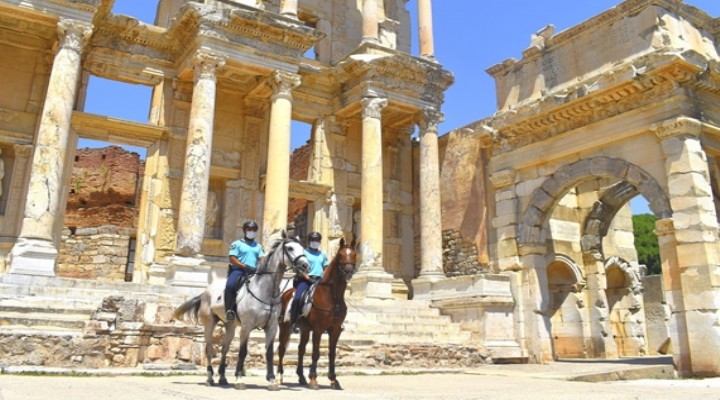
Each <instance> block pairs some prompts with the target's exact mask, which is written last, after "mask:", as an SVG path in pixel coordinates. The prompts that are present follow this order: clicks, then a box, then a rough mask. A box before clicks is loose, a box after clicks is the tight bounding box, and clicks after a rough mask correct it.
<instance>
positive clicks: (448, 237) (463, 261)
mask: <svg viewBox="0 0 720 400" xmlns="http://www.w3.org/2000/svg"><path fill="white" fill-rule="evenodd" d="M443 265H444V266H445V275H446V276H459V275H477V274H481V273H489V272H491V271H490V269H491V268H490V266H489V265H487V264H482V263H480V262H479V261H478V252H477V246H476V244H475V242H474V241H472V240H468V239H466V238H464V237H463V235H462V232H460V230H457V229H448V230H445V231H443Z"/></svg>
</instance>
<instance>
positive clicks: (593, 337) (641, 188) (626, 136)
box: [0, 0, 720, 376]
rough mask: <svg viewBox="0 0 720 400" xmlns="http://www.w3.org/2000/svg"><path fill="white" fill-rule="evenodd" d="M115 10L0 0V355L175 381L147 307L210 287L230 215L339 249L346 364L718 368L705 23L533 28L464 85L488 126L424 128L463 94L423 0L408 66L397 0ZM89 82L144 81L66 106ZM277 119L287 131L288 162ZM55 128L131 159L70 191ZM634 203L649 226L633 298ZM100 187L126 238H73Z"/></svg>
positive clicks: (663, 19)
mask: <svg viewBox="0 0 720 400" xmlns="http://www.w3.org/2000/svg"><path fill="white" fill-rule="evenodd" d="M113 5H114V1H113V0H24V1H17V0H0V33H1V35H0V91H2V94H3V95H2V96H0V179H1V181H0V182H1V183H2V185H0V188H1V189H2V191H1V192H0V344H1V345H0V359H2V360H3V362H7V363H12V364H18V365H44V366H65V367H79V366H83V367H106V366H126V367H135V366H148V368H149V367H150V366H157V365H165V366H175V367H177V366H183V367H186V368H194V367H195V366H196V365H197V364H199V363H201V362H202V359H203V357H202V356H201V353H202V351H203V350H202V348H203V345H202V343H201V342H200V340H201V339H200V335H199V333H200V332H199V330H198V328H197V327H194V326H192V325H187V324H184V323H181V322H179V321H172V320H171V318H170V316H171V314H172V309H173V307H175V306H177V305H178V304H180V303H181V302H182V301H183V300H185V299H186V298H187V297H188V296H191V295H195V294H197V293H199V292H200V291H202V290H203V288H204V287H205V286H206V285H207V284H208V283H209V282H212V281H215V280H216V279H221V278H223V277H224V276H225V275H224V274H225V269H226V263H227V248H228V245H229V244H230V243H231V242H232V241H233V240H234V239H236V238H237V237H238V236H239V235H240V231H241V226H242V224H243V222H244V221H246V220H248V219H255V220H257V221H258V223H259V224H260V226H261V235H260V236H261V237H260V241H261V242H262V243H265V244H268V243H270V242H271V241H272V239H273V238H274V237H276V235H278V234H279V232H280V231H281V230H283V229H287V228H288V227H289V226H291V224H292V226H293V229H295V230H296V231H300V232H306V231H309V230H317V231H319V232H321V233H322V234H323V237H324V238H326V240H325V244H326V245H327V251H328V253H329V254H333V253H334V251H335V250H336V249H337V247H338V243H339V242H340V240H341V239H342V238H350V237H356V238H357V239H358V241H359V246H358V251H359V254H360V260H361V261H360V265H359V271H358V273H357V274H356V275H355V276H354V278H353V280H352V281H351V283H350V289H349V293H348V297H349V299H350V300H351V301H352V302H353V307H354V308H353V310H354V311H353V313H352V315H349V317H348V324H347V326H346V331H345V333H344V334H343V337H342V340H344V342H343V344H342V345H343V346H345V347H343V348H344V349H346V350H348V351H345V352H344V354H343V353H341V357H344V358H342V363H343V365H344V366H346V367H351V366H362V365H372V366H375V367H378V368H389V367H393V366H399V365H417V366H423V367H429V366H435V365H439V363H438V357H437V355H439V354H441V355H443V356H444V357H445V359H452V360H453V363H455V364H457V363H463V362H471V363H483V362H494V361H511V362H529V363H545V362H552V361H553V360H554V359H557V358H559V357H577V358H600V359H616V358H618V357H620V356H641V355H645V354H654V353H656V352H657V351H658V349H659V348H661V349H662V351H669V352H671V353H672V355H673V361H674V364H675V367H676V369H677V371H678V373H679V374H680V375H681V376H692V375H696V376H719V375H720V362H718V360H717V356H716V355H717V354H718V353H720V332H718V330H717V326H718V321H719V320H720V306H718V304H720V262H718V260H720V254H719V253H718V247H717V242H718V212H717V210H718V206H720V201H719V200H718V196H716V193H720V190H718V187H719V185H720V180H719V179H720V178H719V177H720V174H719V173H718V165H720V164H719V163H718V160H717V157H718V154H720V146H719V145H718V137H720V101H719V100H718V99H719V96H720V67H719V65H720V55H719V54H718V48H719V43H720V21H719V20H718V18H714V17H712V16H709V15H707V14H706V13H705V12H703V11H702V10H698V9H696V8H694V7H691V6H689V5H687V4H685V3H684V2H682V1H678V0H625V1H622V2H619V4H618V5H617V6H616V7H614V8H612V9H610V10H607V11H605V12H603V13H601V14H599V15H598V16H596V17H594V18H591V19H589V20H587V21H585V22H582V23H581V24H579V25H577V26H575V27H573V28H570V29H568V30H565V31H562V32H555V31H554V29H553V28H552V26H548V27H547V28H544V29H541V30H539V31H537V32H536V33H535V34H533V35H532V36H531V37H529V38H528V39H529V40H528V47H527V48H526V49H518V50H521V52H522V57H521V58H520V59H508V60H504V61H502V60H498V63H497V64H496V65H494V66H489V68H488V69H487V73H489V74H490V75H491V76H492V77H493V78H494V80H495V82H496V88H497V90H496V94H495V95H496V102H497V104H498V109H497V112H495V113H494V114H493V115H492V116H480V115H479V116H477V117H478V119H477V121H476V122H474V123H471V124H469V125H468V126H465V127H461V128H458V129H455V130H453V131H451V132H449V133H447V134H443V133H442V132H438V125H439V123H440V122H441V121H442V120H443V118H444V116H443V110H442V104H443V100H444V93H445V91H446V90H447V89H448V88H449V87H450V86H451V85H453V84H462V82H454V77H453V75H452V73H451V72H450V71H447V70H446V69H445V68H444V67H443V65H442V64H441V63H440V62H439V61H438V60H437V59H436V58H435V54H434V43H433V25H432V12H431V10H432V7H431V1H430V0H418V1H417V13H418V16H419V18H418V21H419V26H418V27H415V28H417V29H418V32H419V35H418V36H419V54H413V53H412V52H411V47H412V46H411V43H410V41H411V36H412V35H411V31H410V30H411V29H412V28H413V27H411V26H410V12H411V10H408V8H407V3H406V1H405V0H363V1H356V2H355V1H351V2H347V1H317V0H299V1H296V0H222V1H219V0H202V1H186V0H160V1H158V2H157V14H156V20H155V22H154V23H153V24H148V23H143V22H140V21H138V20H136V19H134V18H132V17H129V16H123V15H116V14H114V13H113V12H112V9H113ZM435 6H436V7H447V6H448V5H447V4H446V3H442V4H440V2H436V4H435ZM412 11H413V12H414V11H415V10H412ZM435 29H442V27H437V26H436V27H435ZM90 77H102V78H105V79H111V80H115V81H120V82H125V83H129V84H137V85H144V86H147V87H150V88H152V100H151V105H150V110H149V113H148V115H149V118H148V120H147V121H146V122H143V123H137V122H131V121H126V120H123V119H117V118H109V117H107V116H103V115H95V114H91V113H88V112H86V111H85V106H86V104H85V103H86V99H87V98H86V93H87V86H88V81H89V79H90ZM292 121H297V122H302V123H304V124H306V125H309V126H311V134H310V140H309V142H308V144H307V146H306V147H304V148H303V149H302V150H301V152H300V153H296V156H297V157H296V158H295V159H294V161H293V162H294V163H295V164H294V165H293V167H292V168H291V152H290V142H291V137H292V135H293V132H292V129H291V125H292ZM416 131H417V138H416V139H413V133H414V132H416ZM78 138H84V139H94V140H102V141H106V142H110V143H114V144H118V145H131V146H138V147H143V148H145V149H146V150H147V157H146V159H145V162H144V165H142V163H138V161H137V160H133V161H131V160H129V159H128V160H127V162H126V161H122V162H120V163H118V164H117V165H118V166H119V165H120V164H122V166H123V167H127V169H126V170H122V171H121V170H118V176H117V178H118V180H117V181H113V180H111V178H109V177H108V179H106V180H98V181H94V179H95V178H96V177H97V176H95V177H93V176H90V175H88V176H85V175H83V172H77V171H76V173H75V174H73V172H72V171H73V168H72V166H73V164H74V163H75V161H74V160H75V159H76V158H77V162H78V163H81V162H82V159H83V158H85V157H84V155H85V153H83V151H82V150H76V149H75V144H76V142H77V139H78ZM114 151H115V150H108V152H107V153H105V155H106V157H110V158H115V157H117V158H120V157H125V155H122V154H121V153H116V152H114ZM86 159H89V158H86ZM298 165H304V166H306V167H298ZM76 169H77V170H78V171H81V170H82V167H78V168H76ZM291 170H292V173H291ZM108 171H110V169H108ZM112 171H113V172H108V173H110V174H114V173H115V172H114V171H115V170H114V169H113V170H112ZM101 172H102V171H101ZM126 178H127V179H126ZM113 179H114V178H113ZM133 182H134V183H133ZM133 184H134V185H135V187H136V188H140V190H139V191H138V192H135V193H137V194H131V191H130V187H131V186H132V185H133ZM98 185H99V186H100V191H99V192H89V191H88V190H89V189H90V188H94V189H96V188H97V187H98ZM103 185H105V186H106V187H103ZM125 185H127V186H125ZM111 191H112V192H111ZM93 193H95V194H93ZM638 195H642V196H644V197H645V198H646V199H648V201H649V203H650V209H651V211H652V213H653V214H654V215H655V217H656V218H657V223H656V233H657V235H658V241H659V247H660V256H661V259H662V265H663V272H662V281H661V282H657V280H655V286H653V289H649V288H650V286H647V288H646V287H645V286H644V285H643V273H642V266H640V265H639V264H638V262H637V254H636V251H635V248H634V244H633V236H632V222H631V215H630V214H631V213H630V210H629V207H628V202H629V201H630V199H632V198H633V197H635V196H638ZM111 197H112V198H115V197H117V198H123V199H124V200H123V201H122V204H123V205H129V203H132V204H133V205H134V206H136V207H137V214H133V218H132V221H133V222H132V224H131V225H132V226H123V225H121V223H120V222H113V224H114V225H111V226H112V228H110V227H109V226H108V225H103V226H98V227H81V224H82V223H83V222H89V221H90V220H91V218H95V217H98V218H101V219H105V220H107V221H115V217H119V216H120V215H125V216H126V215H128V214H125V213H126V212H127V213H130V211H129V210H128V209H127V208H128V207H124V206H122V207H119V208H113V207H115V205H114V204H113V205H110V204H106V203H105V202H106V201H107V199H109V198H111ZM88 205H91V206H102V207H104V209H103V211H102V212H100V211H98V212H97V213H95V212H92V213H90V212H86V211H85V210H87V208H86V206H88ZM83 209H85V210H83ZM66 210H67V211H66ZM133 212H134V211H133ZM135 215H136V218H135ZM128 220H129V219H123V221H128ZM118 221H119V220H118ZM88 265H91V266H90V267H88ZM658 287H659V288H658ZM648 292H652V298H653V299H654V301H655V303H654V306H645V303H646V302H647V299H646V298H645V297H644V295H645V293H648ZM58 299H62V300H63V301H62V302H60V301H58ZM657 305H659V307H660V309H659V310H658V308H657V307H655V306H657ZM649 310H653V311H652V312H650V311H649ZM650 317H652V318H653V321H652V322H651V323H649V322H648V318H650ZM651 327H652V328H651ZM651 332H652V333H651ZM663 336H665V337H663ZM651 338H652V339H651ZM23 343H31V345H30V346H24V345H23ZM658 343H660V344H658ZM258 345H259V343H256V344H255V346H258ZM251 353H254V354H256V355H259V354H261V352H258V351H257V349H256V350H255V351H251ZM459 360H462V361H459Z"/></svg>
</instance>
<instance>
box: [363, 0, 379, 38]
mask: <svg viewBox="0 0 720 400" xmlns="http://www.w3.org/2000/svg"><path fill="white" fill-rule="evenodd" d="M362 28H363V30H362V33H363V34H362V43H378V41H379V39H378V37H379V32H380V24H379V22H378V5H377V0H363V7H362Z"/></svg>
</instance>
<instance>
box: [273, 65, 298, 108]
mask: <svg viewBox="0 0 720 400" xmlns="http://www.w3.org/2000/svg"><path fill="white" fill-rule="evenodd" d="M300 83H301V78H300V75H298V74H293V73H290V72H284V71H275V73H273V76H272V78H271V79H270V86H271V87H272V90H273V95H272V100H275V99H277V98H284V99H287V100H289V101H292V91H293V89H295V88H296V87H298V86H300Z"/></svg>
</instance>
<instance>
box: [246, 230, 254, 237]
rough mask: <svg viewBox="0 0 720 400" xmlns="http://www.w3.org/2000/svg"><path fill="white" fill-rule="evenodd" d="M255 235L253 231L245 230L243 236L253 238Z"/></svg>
mask: <svg viewBox="0 0 720 400" xmlns="http://www.w3.org/2000/svg"><path fill="white" fill-rule="evenodd" d="M255 235H256V233H255V231H247V232H245V237H246V238H248V239H255Z"/></svg>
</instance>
